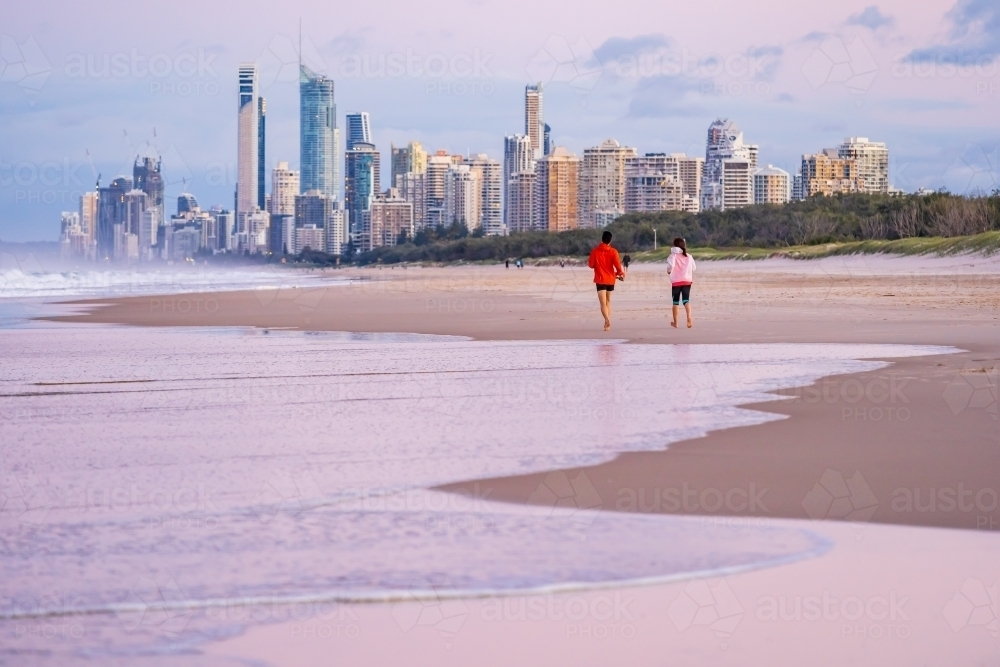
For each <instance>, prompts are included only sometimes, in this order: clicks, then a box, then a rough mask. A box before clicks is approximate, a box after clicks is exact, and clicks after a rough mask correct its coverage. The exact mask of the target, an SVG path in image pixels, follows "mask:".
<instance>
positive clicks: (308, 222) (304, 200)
mask: <svg viewBox="0 0 1000 667" xmlns="http://www.w3.org/2000/svg"><path fill="white" fill-rule="evenodd" d="M294 206H295V236H294V238H295V248H294V250H291V252H293V253H295V254H298V253H300V252H302V251H303V250H305V249H306V248H307V247H308V248H309V249H310V250H318V251H321V252H323V251H325V250H326V241H325V238H326V231H325V230H326V226H327V225H328V224H329V223H330V218H331V217H332V212H333V200H332V199H331V198H330V197H328V196H327V195H325V194H323V193H322V192H320V191H319V190H310V191H307V192H305V193H303V194H301V195H298V196H297V197H295V204H294Z"/></svg>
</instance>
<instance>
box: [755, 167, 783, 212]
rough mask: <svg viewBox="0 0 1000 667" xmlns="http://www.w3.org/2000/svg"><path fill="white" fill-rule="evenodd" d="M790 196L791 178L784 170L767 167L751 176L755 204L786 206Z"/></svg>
mask: <svg viewBox="0 0 1000 667" xmlns="http://www.w3.org/2000/svg"><path fill="white" fill-rule="evenodd" d="M791 196H792V177H791V176H790V175H789V174H788V172H787V171H785V170H784V169H779V168H778V167H775V166H773V165H770V164H769V165H767V166H766V167H764V168H763V169H758V170H757V172H756V173H755V174H754V175H753V202H754V203H755V204H787V203H788V201H789V200H790V199H791Z"/></svg>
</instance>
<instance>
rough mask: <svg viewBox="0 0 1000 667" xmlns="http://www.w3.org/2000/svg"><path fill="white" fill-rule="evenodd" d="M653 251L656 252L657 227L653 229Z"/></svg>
mask: <svg viewBox="0 0 1000 667" xmlns="http://www.w3.org/2000/svg"><path fill="white" fill-rule="evenodd" d="M653 250H656V227H653Z"/></svg>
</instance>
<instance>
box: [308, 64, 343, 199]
mask: <svg viewBox="0 0 1000 667" xmlns="http://www.w3.org/2000/svg"><path fill="white" fill-rule="evenodd" d="M339 144H340V133H339V132H338V130H337V105H336V104H335V103H334V97H333V81H332V80H331V79H328V78H326V77H325V76H322V75H320V74H317V73H316V72H313V71H312V70H310V69H309V68H308V67H306V66H305V65H300V66H299V166H300V170H301V174H300V180H299V183H300V185H299V191H300V192H302V193H306V192H310V191H312V190H319V191H320V192H321V193H323V194H325V195H327V196H328V197H330V198H331V199H339V198H340V197H339V194H340V192H339V187H338V186H339V182H340V173H339V169H338V165H339V152H340V150H339V148H340V147H339Z"/></svg>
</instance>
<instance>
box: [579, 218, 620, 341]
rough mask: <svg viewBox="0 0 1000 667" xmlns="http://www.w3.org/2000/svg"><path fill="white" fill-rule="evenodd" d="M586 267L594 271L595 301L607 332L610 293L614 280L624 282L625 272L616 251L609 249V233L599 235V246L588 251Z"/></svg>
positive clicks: (609, 316) (613, 286)
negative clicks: (588, 256)
mask: <svg viewBox="0 0 1000 667" xmlns="http://www.w3.org/2000/svg"><path fill="white" fill-rule="evenodd" d="M587 266H589V267H590V268H592V269H593V270H594V283H595V284H596V285H597V300H598V301H599V302H600V304H601V315H603V316H604V330H605V331H607V330H608V329H610V328H611V293H612V292H613V291H615V280H616V279H617V280H625V270H624V269H622V264H621V261H620V260H619V258H618V251H617V250H615V249H614V248H612V247H611V232H604V234H602V235H601V244H600V245H599V246H597V247H596V248H594V249H593V250H591V251H590V258H589V259H588V260H587Z"/></svg>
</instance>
